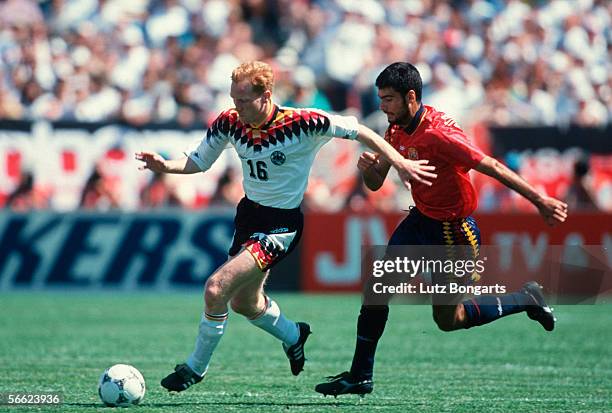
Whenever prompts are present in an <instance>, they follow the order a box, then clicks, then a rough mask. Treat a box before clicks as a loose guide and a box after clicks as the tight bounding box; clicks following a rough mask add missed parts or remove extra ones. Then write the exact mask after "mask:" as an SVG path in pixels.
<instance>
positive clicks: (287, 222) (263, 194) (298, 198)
mask: <svg viewBox="0 0 612 413" xmlns="http://www.w3.org/2000/svg"><path fill="white" fill-rule="evenodd" d="M273 85H274V76H273V72H272V68H271V67H270V66H269V65H268V64H266V63H262V62H248V63H243V64H241V65H240V66H238V67H237V68H236V69H235V70H234V71H233V72H232V85H231V92H230V95H231V97H232V99H233V101H234V104H235V108H232V109H229V110H227V111H225V112H223V113H221V114H220V115H219V117H218V118H217V119H216V120H215V121H214V122H213V124H212V125H211V127H210V128H209V129H208V132H207V134H206V137H205V138H204V139H203V140H202V142H201V143H200V145H199V146H198V148H197V149H196V150H194V151H193V152H191V153H189V154H186V156H185V157H183V158H180V159H174V160H165V159H164V158H162V157H161V156H160V155H159V154H157V153H153V152H138V153H136V159H137V160H140V161H142V162H143V165H142V166H141V167H140V169H141V170H144V169H150V170H152V171H155V172H163V173H177V174H192V173H197V172H203V171H206V170H208V169H209V168H210V166H211V165H212V164H213V162H214V161H215V160H216V159H217V158H218V157H219V155H220V154H221V151H222V150H223V149H224V148H225V147H226V146H227V144H228V143H229V144H230V145H232V146H233V147H234V148H235V149H236V152H238V155H239V157H240V159H241V160H242V172H243V185H244V192H245V194H246V196H245V197H244V198H243V199H242V200H241V201H240V203H239V204H238V208H237V211H236V218H235V225H236V229H235V232H234V239H233V242H232V245H231V247H230V249H229V259H228V260H227V261H226V262H225V263H224V264H223V265H222V266H221V267H220V268H218V269H217V270H216V271H215V272H214V273H213V274H212V275H211V276H210V277H209V278H208V280H207V281H206V285H205V289H204V302H205V307H204V314H203V315H202V319H201V321H200V326H199V333H198V337H197V339H196V342H195V348H194V350H193V352H192V353H191V355H190V356H189V357H188V359H187V361H186V362H185V363H183V364H179V365H177V366H176V367H175V369H174V370H175V371H174V372H173V373H171V374H169V375H168V376H167V377H165V378H164V379H162V381H161V385H162V386H163V387H165V388H166V389H168V390H169V391H177V392H180V391H183V390H185V389H187V388H188V387H190V386H191V385H193V384H195V383H198V382H200V381H201V380H202V378H203V377H204V375H205V374H206V371H207V370H208V365H209V363H210V359H211V356H212V354H213V351H214V350H215V347H216V346H217V344H218V343H219V340H220V339H221V337H222V336H223V332H224V330H225V326H226V324H227V317H228V304H229V306H231V308H232V309H233V310H234V311H235V312H237V313H239V314H242V315H243V316H245V317H247V318H248V319H249V321H250V322H251V323H252V324H253V325H255V326H257V327H259V328H261V329H263V330H265V331H267V332H268V333H270V334H272V335H273V336H274V337H276V338H277V339H279V340H280V341H281V342H282V346H283V349H284V351H285V353H286V355H287V357H288V359H289V364H290V367H291V372H292V373H293V375H296V376H297V375H298V374H299V373H300V372H301V371H302V370H303V367H304V361H305V357H304V343H305V342H306V339H307V338H308V335H309V334H310V326H309V325H308V324H306V323H303V322H298V323H296V322H294V321H291V320H289V319H288V318H287V317H285V315H284V314H283V313H282V312H281V311H280V309H279V307H278V305H277V304H276V302H275V301H273V300H272V299H270V298H269V297H268V296H267V295H265V294H264V291H263V286H264V283H265V280H266V277H267V276H268V274H269V270H270V268H272V267H273V266H274V265H275V264H277V263H278V262H279V261H280V260H281V259H282V258H283V257H285V256H286V255H287V254H288V253H289V252H291V250H292V249H293V248H294V247H295V246H296V244H297V242H298V240H299V238H300V236H301V233H302V226H303V215H302V213H301V211H300V204H301V202H302V198H303V195H304V191H305V189H306V184H307V182H308V174H309V171H310V168H311V166H312V162H313V160H314V158H315V155H316V154H317V152H318V150H319V149H320V148H321V147H322V146H323V145H324V144H325V143H326V142H328V141H329V140H330V139H331V138H343V139H349V140H358V141H360V142H362V143H364V144H366V145H367V146H368V147H370V148H371V149H372V150H374V151H376V152H378V153H379V154H381V156H383V157H384V158H385V159H387V160H388V161H389V162H390V163H391V165H392V166H393V167H395V168H396V169H397V171H398V173H399V176H400V178H401V179H402V181H403V182H404V183H405V184H406V185H408V182H409V181H411V180H413V181H418V182H421V183H425V184H428V185H431V182H430V180H431V179H434V178H435V177H436V175H435V174H434V173H433V172H432V171H433V169H434V168H433V167H432V166H428V165H427V163H428V161H426V160H421V161H411V160H408V159H405V158H404V157H403V156H401V155H400V154H399V153H398V152H397V151H395V150H394V149H393V148H392V147H391V145H389V144H388V143H387V142H386V141H385V140H384V139H383V138H382V137H380V136H379V135H377V134H376V133H374V132H373V131H372V130H370V129H368V128H367V127H365V126H363V125H360V124H359V123H358V122H357V119H356V118H355V117H352V116H337V115H330V114H327V113H325V112H323V111H320V110H316V109H294V108H285V107H279V106H277V105H275V104H274V103H273V102H272V88H273ZM330 172H331V171H330Z"/></svg>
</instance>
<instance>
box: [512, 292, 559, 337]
mask: <svg viewBox="0 0 612 413" xmlns="http://www.w3.org/2000/svg"><path fill="white" fill-rule="evenodd" d="M542 290H543V288H542V286H541V285H540V284H538V283H537V282H535V281H530V282H528V283H526V284H525V285H523V288H522V289H521V291H522V292H523V293H525V294H527V295H528V296H529V297H530V298H531V299H532V300H533V301H534V302H535V305H530V306H528V307H527V316H528V317H529V318H531V319H532V320H535V321H537V322H538V323H540V324H541V325H542V327H544V330H546V331H553V330H554V329H555V321H557V319H556V318H555V316H554V315H553V311H552V308H550V307H549V306H548V305H546V301H544V295H543V294H542Z"/></svg>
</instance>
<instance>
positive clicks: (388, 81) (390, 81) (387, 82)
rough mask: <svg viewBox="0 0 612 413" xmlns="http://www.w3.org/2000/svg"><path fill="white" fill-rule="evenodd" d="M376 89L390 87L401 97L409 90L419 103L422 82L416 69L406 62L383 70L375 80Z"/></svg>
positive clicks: (397, 63)
mask: <svg viewBox="0 0 612 413" xmlns="http://www.w3.org/2000/svg"><path fill="white" fill-rule="evenodd" d="M376 87H377V88H379V89H383V88H387V87H390V88H391V89H393V90H395V91H396V92H398V93H400V94H401V95H402V96H406V94H407V93H408V91H409V90H414V93H415V94H416V99H417V101H418V102H420V101H421V95H422V93H423V81H422V80H421V75H420V74H419V71H418V70H417V68H416V67H414V66H413V65H411V64H410V63H406V62H396V63H393V64H391V65H389V66H387V67H386V68H385V70H383V71H382V72H380V74H379V75H378V77H377V78H376Z"/></svg>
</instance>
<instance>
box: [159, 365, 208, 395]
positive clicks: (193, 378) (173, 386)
mask: <svg viewBox="0 0 612 413" xmlns="http://www.w3.org/2000/svg"><path fill="white" fill-rule="evenodd" d="M203 378H204V377H201V376H199V375H198V374H197V373H196V372H194V371H193V370H191V367H189V366H188V365H187V364H177V365H176V367H174V372H173V373H170V374H168V375H167V376H166V377H164V378H163V379H162V381H161V385H162V387H164V388H165V389H166V390H168V391H176V392H181V391H183V390H187V389H188V388H189V387H191V386H193V385H194V384H196V383H199V382H201V381H202V379H203Z"/></svg>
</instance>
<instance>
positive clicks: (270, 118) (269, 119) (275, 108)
mask: <svg viewBox="0 0 612 413" xmlns="http://www.w3.org/2000/svg"><path fill="white" fill-rule="evenodd" d="M277 114H278V106H276V105H275V104H274V103H273V104H272V108H271V109H270V113H269V114H268V116H266V118H265V119H264V120H263V122H261V123H260V124H259V125H250V126H251V127H252V128H253V129H267V128H268V127H269V126H270V124H271V123H272V121H273V120H274V119H276V115H277Z"/></svg>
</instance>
